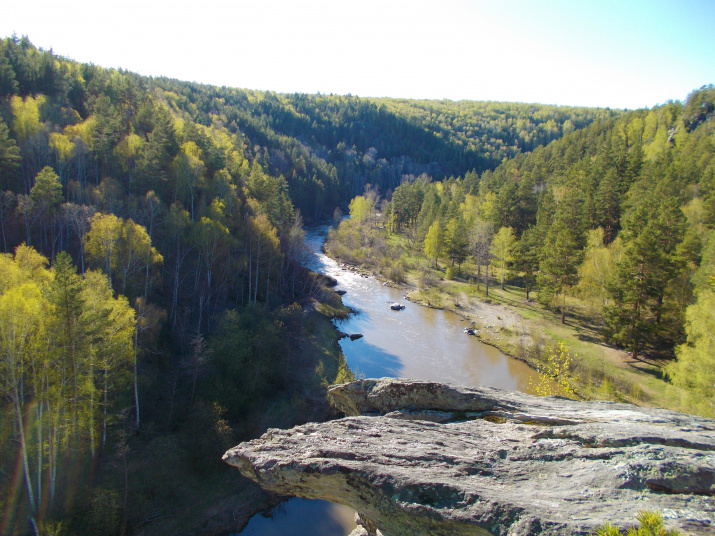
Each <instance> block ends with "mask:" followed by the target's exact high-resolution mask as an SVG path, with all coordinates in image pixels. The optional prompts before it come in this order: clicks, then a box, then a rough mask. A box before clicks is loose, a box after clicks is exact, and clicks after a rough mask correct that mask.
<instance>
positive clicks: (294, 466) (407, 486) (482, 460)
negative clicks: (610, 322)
mask: <svg viewBox="0 0 715 536" xmlns="http://www.w3.org/2000/svg"><path fill="white" fill-rule="evenodd" d="M331 396H332V397H333V400H334V403H335V405H336V406H337V407H338V408H340V409H341V410H342V411H343V412H344V413H346V414H347V415H349V416H348V417H345V418H343V419H339V420H335V421H330V422H325V423H320V424H306V425H303V426H298V427H295V428H293V429H291V430H275V429H271V430H269V431H268V432H267V433H266V434H264V435H263V436H262V437H261V438H260V439H257V440H253V441H249V442H246V443H242V444H240V445H238V446H237V447H235V448H233V449H231V450H229V451H228V452H226V454H225V455H224V460H226V461H227V462H228V463H229V464H231V465H234V466H236V467H237V468H238V469H239V470H240V472H241V473H242V474H244V475H245V476H247V477H249V478H251V479H252V480H254V481H256V482H257V483H258V484H260V485H261V486H262V487H263V488H265V489H267V490H269V491H271V492H274V493H278V494H283V495H291V496H298V497H304V498H308V499H326V500H329V501H333V502H336V503H340V504H344V505H347V506H351V507H353V508H355V509H356V510H357V511H358V512H359V513H360V514H361V515H362V517H363V518H364V519H365V520H366V522H365V525H366V527H367V528H369V529H370V530H374V528H375V527H376V528H377V529H379V530H380V531H381V532H382V533H383V534H384V535H386V536H398V535H415V534H434V535H442V534H444V535H466V534H474V535H486V534H495V535H521V534H523V535H527V534H587V533H590V532H593V531H594V529H595V527H596V526H597V525H599V524H602V523H604V522H606V521H608V522H611V523H614V524H616V525H620V526H628V525H632V524H633V523H634V522H635V515H636V513H637V512H639V511H641V510H646V509H651V510H658V511H660V512H662V513H663V515H664V517H665V518H666V523H667V524H668V525H669V526H671V527H673V528H678V529H680V530H682V531H683V532H686V533H693V534H715V505H714V503H713V494H715V421H713V420H709V419H703V418H699V417H694V416H691V415H685V414H681V413H676V412H672V411H666V410H659V409H651V408H640V407H637V406H632V405H627V404H615V403H609V402H576V401H572V400H567V399H562V398H553V397H549V398H542V397H533V396H529V395H525V394H521V393H515V392H510V391H502V390H498V389H491V388H464V387H456V386H450V385H444V384H437V383H432V382H419V381H410V380H399V379H382V380H361V381H357V382H352V383H349V384H343V385H339V386H334V387H332V388H331Z"/></svg>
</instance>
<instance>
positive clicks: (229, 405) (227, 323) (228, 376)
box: [202, 307, 292, 420]
mask: <svg viewBox="0 0 715 536" xmlns="http://www.w3.org/2000/svg"><path fill="white" fill-rule="evenodd" d="M287 341H288V333H286V331H285V328H284V324H282V323H279V322H277V321H276V319H274V318H273V317H272V315H271V314H270V313H269V311H267V310H266V309H264V308H260V307H259V308H256V309H252V310H243V311H237V310H229V311H226V312H225V313H223V315H222V316H221V318H220V320H219V322H218V326H217V329H216V332H215V334H214V335H212V337H211V338H210V340H209V348H210V350H211V356H212V357H211V365H212V368H213V369H214V370H215V371H216V374H215V377H214V378H213V379H212V380H211V381H210V382H207V383H206V385H205V386H203V387H202V389H206V390H207V394H208V393H209V392H210V393H211V396H212V398H213V399H214V400H215V401H216V402H218V403H219V404H220V405H221V406H222V407H224V408H226V411H227V416H228V418H229V419H231V420H239V419H241V418H242V416H243V415H244V414H245V412H246V411H247V410H248V408H250V407H252V406H254V405H255V404H256V403H257V402H258V401H260V400H261V399H263V398H266V397H269V396H271V395H274V394H275V393H276V391H280V390H281V389H283V388H285V385H286V383H285V382H287V381H288V378H286V377H285V376H284V374H283V372H284V370H285V367H286V364H287V363H288V362H289V360H290V355H291V353H292V352H291V350H290V349H289V348H287V345H286V343H287Z"/></svg>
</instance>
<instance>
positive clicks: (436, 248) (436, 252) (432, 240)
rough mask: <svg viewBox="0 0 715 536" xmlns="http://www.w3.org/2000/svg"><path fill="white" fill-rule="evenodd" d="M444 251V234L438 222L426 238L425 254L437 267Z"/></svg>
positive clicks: (432, 226)
mask: <svg viewBox="0 0 715 536" xmlns="http://www.w3.org/2000/svg"><path fill="white" fill-rule="evenodd" d="M443 250H444V234H443V232H442V225H441V224H440V223H439V221H436V222H434V223H433V224H432V225H430V228H429V231H427V236H426V237H425V254H426V255H427V257H428V258H429V259H431V260H432V261H434V264H435V266H436V265H437V259H438V258H439V256H440V255H441V254H442V251H443Z"/></svg>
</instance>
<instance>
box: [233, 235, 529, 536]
mask: <svg viewBox="0 0 715 536" xmlns="http://www.w3.org/2000/svg"><path fill="white" fill-rule="evenodd" d="M327 232H328V227H327V226H322V227H318V228H315V229H312V230H310V231H309V232H308V233H307V235H306V242H307V243H308V245H309V246H310V248H311V250H312V258H311V261H310V263H309V266H308V267H309V268H311V269H312V270H314V271H316V272H320V273H323V274H325V275H328V276H331V277H333V278H335V279H336V280H337V281H338V285H337V287H336V288H335V289H336V290H344V291H345V295H344V296H343V303H345V304H346V305H348V306H350V307H351V308H352V309H353V310H355V311H356V312H355V314H352V315H350V317H349V318H348V319H347V320H342V321H338V322H337V323H336V324H337V327H338V329H340V330H341V331H343V332H345V333H348V334H353V333H360V334H362V335H363V337H362V338H361V339H357V340H354V341H351V340H350V339H349V338H345V339H343V340H342V341H341V342H340V345H341V347H342V350H343V354H345V359H346V361H347V363H348V366H349V367H350V369H351V370H352V371H353V372H354V373H355V375H356V376H359V377H365V378H380V377H383V376H390V377H402V378H414V379H420V380H433V381H439V382H448V383H456V384H460V385H468V386H479V385H483V386H490V387H499V388H502V389H511V390H516V391H527V386H528V384H529V379H531V378H534V379H536V374H535V372H534V371H533V370H532V369H531V368H529V367H528V366H526V365H525V364H524V363H522V362H521V361H518V360H516V359H513V358H510V357H508V356H506V355H504V354H503V353H502V352H500V351H499V350H497V349H496V348H493V347H492V346H488V345H486V344H482V343H481V342H479V341H478V340H477V338H476V337H471V336H469V335H466V334H465V333H464V332H463V331H462V330H463V329H464V327H465V326H466V323H465V321H464V319H463V318H462V317H460V316H459V315H457V314H454V313H452V312H449V311H442V310H439V309H430V308H428V307H422V306H420V305H416V304H413V303H411V302H409V301H407V300H405V299H404V293H403V291H401V290H399V289H395V288H391V287H388V286H384V285H383V284H382V283H380V282H379V281H378V280H376V279H374V278H371V277H364V276H362V275H360V274H357V273H355V272H351V271H350V270H347V269H343V268H341V267H340V265H339V264H338V263H337V262H335V261H334V260H333V259H331V258H329V257H327V256H326V255H324V254H323V253H322V251H321V249H322V245H323V242H324V241H325V236H326V234H327ZM395 302H397V303H400V304H402V305H404V306H405V308H404V309H403V310H401V311H393V310H391V309H390V304H391V303H395ZM353 515H354V511H352V510H351V509H349V508H347V507H345V506H341V505H335V504H332V503H329V502H326V501H307V500H304V499H291V500H289V501H287V502H286V503H284V504H283V505H281V506H280V507H279V510H278V512H276V514H275V515H274V516H273V517H271V518H265V517H262V516H255V517H254V518H252V519H251V521H250V522H249V524H248V525H247V526H246V528H245V529H244V530H243V531H242V532H241V536H246V535H247V536H259V535H260V536H270V535H273V534H275V535H278V534H280V535H282V536H292V535H295V536H298V535H302V534H314V535H317V536H323V535H324V536H336V535H337V536H340V535H347V534H349V533H350V531H351V530H352V529H354V528H355V523H354V522H353V520H352V518H353Z"/></svg>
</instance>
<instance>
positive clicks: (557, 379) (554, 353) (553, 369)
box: [529, 341, 579, 398]
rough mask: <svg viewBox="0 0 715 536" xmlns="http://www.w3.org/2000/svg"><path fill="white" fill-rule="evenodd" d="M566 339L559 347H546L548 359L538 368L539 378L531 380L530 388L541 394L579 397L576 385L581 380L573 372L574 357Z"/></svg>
mask: <svg viewBox="0 0 715 536" xmlns="http://www.w3.org/2000/svg"><path fill="white" fill-rule="evenodd" d="M575 357H578V356H576V355H573V356H572V355H571V353H570V352H569V349H568V348H567V347H566V344H565V343H564V341H560V342H559V345H558V347H553V346H548V347H547V348H546V361H545V362H543V363H542V364H541V365H540V368H539V370H538V373H539V379H538V381H536V382H532V381H531V380H529V390H530V391H532V392H533V393H536V394H537V395H539V396H565V397H567V398H577V394H576V390H575V389H576V385H577V383H578V381H579V379H578V377H576V375H575V374H574V372H573V363H572V360H573V358H575Z"/></svg>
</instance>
